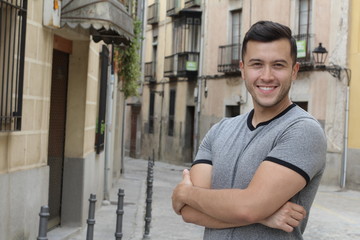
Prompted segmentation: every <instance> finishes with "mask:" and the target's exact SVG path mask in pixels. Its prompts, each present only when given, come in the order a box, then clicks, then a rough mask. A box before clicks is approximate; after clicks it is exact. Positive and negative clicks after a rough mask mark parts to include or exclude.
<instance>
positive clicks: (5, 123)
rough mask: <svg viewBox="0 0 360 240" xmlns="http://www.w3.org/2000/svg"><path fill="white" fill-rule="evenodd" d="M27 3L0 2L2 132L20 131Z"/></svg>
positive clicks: (22, 1)
mask: <svg viewBox="0 0 360 240" xmlns="http://www.w3.org/2000/svg"><path fill="white" fill-rule="evenodd" d="M26 15H27V0H0V63H1V64H0V132H5V131H20V130H21V118H22V99H23V84H24V60H25V36H26Z"/></svg>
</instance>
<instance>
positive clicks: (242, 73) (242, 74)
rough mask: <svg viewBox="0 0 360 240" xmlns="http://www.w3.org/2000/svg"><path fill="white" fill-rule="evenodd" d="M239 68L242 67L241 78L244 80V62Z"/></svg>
mask: <svg viewBox="0 0 360 240" xmlns="http://www.w3.org/2000/svg"><path fill="white" fill-rule="evenodd" d="M239 66H240V71H241V76H242V78H244V62H243V61H240V62H239Z"/></svg>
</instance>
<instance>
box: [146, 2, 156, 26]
mask: <svg viewBox="0 0 360 240" xmlns="http://www.w3.org/2000/svg"><path fill="white" fill-rule="evenodd" d="M147 14H148V17H147V23H148V24H155V23H158V22H159V3H158V2H155V3H153V4H151V5H150V6H149V7H148V12H147Z"/></svg>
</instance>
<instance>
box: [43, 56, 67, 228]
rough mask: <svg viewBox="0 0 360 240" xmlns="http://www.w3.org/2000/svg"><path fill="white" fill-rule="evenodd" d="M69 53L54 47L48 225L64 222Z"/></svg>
mask: <svg viewBox="0 0 360 240" xmlns="http://www.w3.org/2000/svg"><path fill="white" fill-rule="evenodd" d="M68 66H69V54H67V53H64V52H61V51H58V50H54V51H53V68H52V77H51V97H50V122H49V145H48V165H49V168H50V180H49V181H50V182H49V209H50V217H49V224H48V227H49V229H50V228H53V227H55V226H57V225H60V220H61V197H62V180H63V179H62V176H63V166H64V147H65V126H66V98H67V85H68Z"/></svg>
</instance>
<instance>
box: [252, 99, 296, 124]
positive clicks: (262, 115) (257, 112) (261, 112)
mask: <svg viewBox="0 0 360 240" xmlns="http://www.w3.org/2000/svg"><path fill="white" fill-rule="evenodd" d="M291 104H292V102H291V101H290V100H289V101H285V102H284V103H279V104H278V105H277V106H274V107H260V106H254V115H253V118H252V122H251V123H252V125H253V126H254V127H256V126H257V125H258V124H259V123H262V122H266V121H269V120H271V119H273V118H274V117H276V116H277V115H279V114H280V113H281V112H282V111H284V110H285V109H286V108H288V107H289V106H290V105H291Z"/></svg>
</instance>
